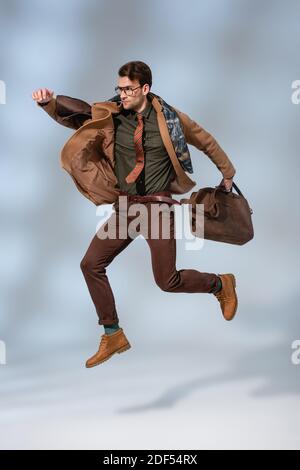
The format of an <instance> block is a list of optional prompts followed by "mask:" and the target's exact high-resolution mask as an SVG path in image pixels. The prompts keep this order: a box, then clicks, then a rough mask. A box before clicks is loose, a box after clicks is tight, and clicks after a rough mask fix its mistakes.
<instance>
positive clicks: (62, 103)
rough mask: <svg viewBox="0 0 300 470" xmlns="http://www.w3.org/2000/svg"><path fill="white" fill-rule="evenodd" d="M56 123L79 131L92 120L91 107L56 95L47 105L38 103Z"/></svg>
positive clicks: (68, 97)
mask: <svg viewBox="0 0 300 470" xmlns="http://www.w3.org/2000/svg"><path fill="white" fill-rule="evenodd" d="M37 105H38V106H40V107H41V108H43V110H44V111H46V113H48V114H49V116H51V117H52V118H53V119H54V120H55V121H56V122H58V123H59V124H61V125H62V126H66V127H70V128H71V129H79V127H81V126H82V125H83V124H85V123H86V122H87V121H89V120H91V119H92V111H91V105H90V104H88V103H86V102H85V101H82V100H79V99H77V98H71V97H70V96H64V95H57V96H56V97H53V98H52V99H51V100H50V101H49V102H48V103H46V104H43V103H38V102H37Z"/></svg>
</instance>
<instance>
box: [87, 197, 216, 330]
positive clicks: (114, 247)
mask: <svg viewBox="0 0 300 470" xmlns="http://www.w3.org/2000/svg"><path fill="white" fill-rule="evenodd" d="M127 204H128V209H129V207H130V206H131V205H132V204H133V202H131V201H130V200H129V199H128V200H127ZM135 204H136V202H135ZM153 204H158V202H157V201H155V202H153V201H151V202H144V203H143V204H142V205H143V206H146V207H147V209H148V210H147V215H146V219H147V221H148V231H147V232H146V231H145V230H144V228H143V224H141V225H140V226H139V227H141V229H140V230H141V231H140V233H141V234H142V236H144V238H145V240H146V241H147V243H148V245H149V248H150V250H151V262H152V270H153V275H154V279H155V282H156V284H157V285H158V286H159V287H160V289H162V290H163V291H166V292H188V293H196V292H199V293H203V292H206V293H210V292H211V291H212V290H213V289H214V288H215V287H216V285H217V280H218V277H217V275H216V274H213V273H206V272H199V271H196V270H195V269H180V270H179V271H177V269H176V238H175V237H174V235H175V221H174V218H175V214H174V211H173V210H171V211H170V210H169V209H167V211H164V210H163V209H162V210H161V211H159V212H158V213H157V214H158V215H155V216H151V215H152V212H151V205H153ZM160 204H161V203H160ZM162 207H163V206H160V208H162ZM165 207H166V206H165ZM168 207H170V206H168ZM113 208H114V212H113V213H112V215H111V216H110V218H109V219H108V220H107V221H106V222H105V223H104V224H103V225H102V226H101V227H100V229H99V231H100V230H101V231H107V229H108V227H109V225H108V224H109V223H110V226H112V224H115V225H116V235H117V236H116V238H106V239H102V238H99V237H98V236H97V233H99V231H98V232H97V233H96V235H95V236H94V237H93V239H92V241H91V243H90V245H89V247H88V249H87V251H86V254H85V255H84V257H83V259H82V261H81V263H80V267H81V270H82V272H83V275H84V278H85V280H86V283H87V286H88V289H89V293H90V295H91V298H92V300H93V303H94V305H95V308H96V312H97V315H98V318H99V321H98V323H99V325H110V324H113V323H117V322H118V321H119V318H118V314H117V309H116V305H115V299H114V295H113V292H112V289H111V286H110V283H109V280H108V278H107V274H106V268H107V267H108V266H109V264H110V263H111V262H112V261H113V259H114V258H115V257H116V256H117V255H118V254H119V253H121V251H123V250H124V249H125V248H126V247H127V246H128V245H129V244H130V243H131V242H132V241H133V240H134V239H135V238H136V236H137V235H135V233H132V231H129V232H128V230H127V229H128V225H129V223H130V222H131V221H132V220H134V219H136V218H137V217H138V216H139V215H138V214H139V213H136V214H135V215H128V209H127V210H126V211H124V210H122V208H121V210H119V200H118V201H117V202H115V203H114V204H113ZM166 217H167V220H168V222H167V224H168V226H169V230H170V236H169V237H167V238H163V237H164V235H162V234H163V232H162V221H163V220H164V221H165V220H166ZM146 219H145V217H144V218H142V220H146ZM152 227H156V230H158V238H157V236H156V238H154V237H153V236H151V234H152V231H151V228H152ZM120 230H123V231H124V230H125V231H126V232H127V234H126V238H122V235H121V236H120V233H122V232H120ZM130 234H131V235H130ZM145 234H146V235H148V236H145ZM128 294H129V295H137V293H136V292H134V286H130V284H129V285H128Z"/></svg>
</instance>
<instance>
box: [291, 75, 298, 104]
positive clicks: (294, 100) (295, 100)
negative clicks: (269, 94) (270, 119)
mask: <svg viewBox="0 0 300 470" xmlns="http://www.w3.org/2000/svg"><path fill="white" fill-rule="evenodd" d="M292 89H293V90H295V91H294V92H293V93H292V95H291V100H292V103H293V104H299V103H300V80H294V81H293V82H292Z"/></svg>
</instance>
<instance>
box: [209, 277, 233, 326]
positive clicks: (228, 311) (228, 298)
mask: <svg viewBox="0 0 300 470" xmlns="http://www.w3.org/2000/svg"><path fill="white" fill-rule="evenodd" d="M218 276H220V278H221V281H222V289H221V290H219V292H216V293H215V294H214V295H215V296H216V297H217V299H218V301H219V302H220V304H221V309H222V313H223V317H224V318H225V320H227V321H230V320H232V319H233V318H234V316H235V314H236V311H237V306H238V298H237V295H236V292H235V286H236V282H235V277H234V275H233V274H218Z"/></svg>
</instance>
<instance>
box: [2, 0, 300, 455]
mask: <svg viewBox="0 0 300 470" xmlns="http://www.w3.org/2000/svg"><path fill="white" fill-rule="evenodd" d="M299 14H300V5H299V2H297V1H292V0H290V1H289V2H287V3H284V2H280V1H276V0H272V1H271V0H270V1H268V0H264V1H258V0H254V1H253V0H213V1H211V0H210V1H208V0H203V1H201V2H199V1H196V0H188V1H186V2H181V1H177V0H165V1H163V2H160V1H158V0H153V1H152V2H146V1H137V0H132V1H128V0H126V1H123V2H119V1H116V0H109V1H108V0H103V1H99V0H98V1H96V0H87V1H85V2H83V1H79V0H72V1H70V0H68V1H65V2H59V1H56V0H55V1H48V2H38V1H37V0H28V1H27V2H21V1H17V0H10V1H9V2H8V1H7V2H6V1H3V0H2V1H1V13H0V15H1V16H0V31H1V45H2V47H1V51H0V54H1V56H0V60H1V61H0V66H1V68H0V71H1V72H0V79H1V80H3V81H4V82H5V84H6V89H7V96H6V104H5V105H0V116H1V127H0V132H1V140H0V142H1V188H0V191H1V198H0V204H1V227H2V230H1V265H0V276H1V282H0V285H1V296H0V306H1V315H0V340H2V341H5V344H6V349H7V364H6V365H0V380H1V385H0V387H1V390H0V393H1V400H0V409H1V415H0V416H1V427H0V443H1V444H0V446H1V448H12V449H14V448H25V449H29V448H53V449H55V448H62V449H63V448H95V449H104V448H107V449H118V448H123V449H137V448H148V449H151V448H152V449H161V448H164V449H167V448H170V449H184V448H185V449H188V448H190V449H193V448H194V449H195V448H197V449H198V448H227V449H229V448H299V425H298V423H299V419H300V412H299V403H300V397H299V385H300V383H299V382H300V381H299V374H300V366H295V365H293V364H292V362H291V354H292V349H291V344H292V342H293V341H294V340H296V339H300V331H299V307H298V306H299V274H298V265H299V248H298V241H299V210H298V207H297V202H298V180H299V161H298V160H299V132H298V123H299V116H300V106H297V105H295V104H293V103H292V101H291V95H292V89H291V84H292V82H293V81H294V80H296V79H299V78H300V76H299V20H298V18H299ZM129 60H143V61H144V62H146V63H147V64H148V65H149V66H150V67H151V69H152V72H153V87H152V91H153V92H154V93H157V94H159V95H160V96H162V97H163V98H164V99H165V100H166V101H167V102H168V103H170V104H172V105H174V106H175V107H177V108H178V109H180V110H182V111H184V112H185V113H187V114H188V115H189V116H190V117H192V118H193V119H194V120H196V121H197V122H199V123H200V124H201V125H202V126H203V127H205V128H206V129H207V130H208V131H209V132H211V133H212V134H213V135H214V136H215V137H216V139H217V141H218V142H219V143H220V145H221V146H222V147H223V148H224V150H225V151H226V152H227V153H228V155H229V156H230V158H231V160H232V162H233V164H234V166H235V167H236V170H237V173H236V177H235V182H236V183H237V185H238V186H239V188H240V189H241V190H242V191H243V193H244V195H245V196H246V198H247V199H248V201H249V204H250V206H251V207H252V208H253V211H254V213H253V223H254V228H255V238H254V239H253V240H252V241H251V242H250V243H248V244H246V245H244V246H241V247H239V246H231V245H227V244H221V243H217V242H210V241H206V242H205V244H204V247H203V249H202V250H199V251H188V250H186V247H185V242H184V241H183V240H178V244H177V268H178V269H181V268H194V269H198V270H200V271H208V272H216V273H225V272H233V273H235V275H236V278H237V292H238V296H239V310H238V314H237V317H236V319H235V321H234V322H233V323H230V324H228V323H226V322H224V321H223V319H222V316H221V312H220V308H219V305H218V302H217V300H216V298H215V297H213V296H208V295H200V294H193V295H191V294H173V293H166V292H163V291H160V290H159V288H158V287H157V286H156V285H155V282H154V280H153V275H152V271H151V262H150V252H149V249H148V246H147V244H146V241H145V240H143V239H142V238H138V239H137V240H136V241H135V242H134V243H132V244H131V246H130V247H129V248H128V249H127V250H126V251H124V252H123V253H121V254H120V255H119V256H118V258H117V259H116V260H115V261H114V262H113V264H112V265H111V266H110V268H109V271H108V273H109V278H110V281H111V284H112V287H113V290H114V293H115V298H116V303H117V308H118V312H119V316H120V325H121V326H122V327H123V328H124V330H125V332H126V335H127V337H128V339H129V341H130V342H131V344H132V349H131V350H130V351H128V352H127V353H126V354H124V355H120V356H118V357H116V356H114V357H113V358H112V359H111V360H110V361H108V362H106V363H104V364H103V365H101V366H99V367H96V368H94V369H91V370H87V369H85V368H84V363H85V360H86V359H87V358H88V357H89V356H90V355H91V354H93V353H94V352H95V349H96V346H97V344H98V341H99V339H100V335H101V334H102V333H103V329H102V327H99V326H98V325H97V318H96V313H95V310H94V307H93V304H92V302H91V299H90V297H89V294H88V291H87V287H86V284H85V281H84V278H83V276H82V273H81V271H80V268H79V263H80V261H81V259H82V257H83V255H84V253H85V251H86V249H87V247H88V245H89V243H90V240H91V238H92V236H93V235H94V232H95V227H96V224H97V223H98V217H97V215H96V207H95V206H94V205H93V204H92V203H91V202H89V201H88V200H87V199H85V198H84V197H83V196H82V195H81V194H80V193H79V192H78V191H77V190H76V188H75V186H74V183H73V182H72V180H71V178H70V177H69V175H68V174H67V173H66V172H65V171H64V170H62V169H61V168H60V162H59V153H60V150H61V148H62V146H63V144H64V143H65V141H66V140H67V139H68V138H69V137H70V136H71V135H72V130H70V129H67V128H64V127H62V126H59V125H58V124H57V123H55V122H54V121H53V120H51V119H50V118H49V117H48V115H47V114H46V113H44V112H43V111H42V110H41V109H39V108H38V107H37V105H36V104H35V103H34V102H33V101H32V99H31V92H32V91H33V90H35V89H37V88H40V87H49V88H51V89H53V90H54V91H55V93H56V94H65V95H69V96H73V97H77V98H81V99H84V100H86V101H88V102H90V103H92V102H95V101H101V100H105V99H107V98H109V97H111V96H112V95H113V88H114V86H115V85H116V84H117V71H118V68H119V67H120V66H121V65H122V64H123V63H125V62H128V61H129ZM190 151H191V155H192V160H193V166H194V170H195V171H194V174H193V175H191V176H192V178H194V179H195V180H196V181H197V188H196V189H198V188H200V187H201V186H215V185H216V184H218V183H219V182H220V180H221V174H220V173H219V172H218V170H217V168H216V167H215V166H214V165H213V164H212V162H211V161H210V160H209V159H208V158H207V157H206V156H205V155H204V154H203V153H201V152H199V151H198V150H197V149H195V148H193V147H191V146H190ZM135 290H137V291H138V292H139V296H138V297H137V299H136V296H135V300H134V299H133V293H134V292H135Z"/></svg>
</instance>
